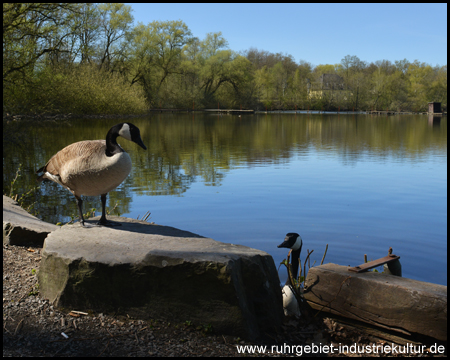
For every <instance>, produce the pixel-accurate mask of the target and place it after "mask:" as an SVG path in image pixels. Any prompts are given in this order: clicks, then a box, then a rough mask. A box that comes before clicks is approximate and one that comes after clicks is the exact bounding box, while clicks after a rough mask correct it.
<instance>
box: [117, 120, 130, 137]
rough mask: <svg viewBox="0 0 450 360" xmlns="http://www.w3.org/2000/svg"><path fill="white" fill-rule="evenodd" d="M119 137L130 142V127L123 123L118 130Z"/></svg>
mask: <svg viewBox="0 0 450 360" xmlns="http://www.w3.org/2000/svg"><path fill="white" fill-rule="evenodd" d="M119 135H120V136H122V137H123V138H125V139H127V140H130V141H132V140H131V132H130V126H129V125H128V124H127V123H125V124H123V125H122V128H121V129H120V130H119Z"/></svg>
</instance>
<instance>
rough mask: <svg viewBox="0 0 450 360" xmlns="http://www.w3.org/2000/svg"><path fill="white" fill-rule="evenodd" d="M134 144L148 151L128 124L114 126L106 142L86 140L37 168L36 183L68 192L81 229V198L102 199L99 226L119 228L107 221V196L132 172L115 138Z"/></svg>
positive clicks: (125, 155)
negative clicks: (50, 183) (52, 184)
mask: <svg viewBox="0 0 450 360" xmlns="http://www.w3.org/2000/svg"><path fill="white" fill-rule="evenodd" d="M118 136H122V137H123V138H125V139H127V140H130V141H133V142H135V143H136V144H138V145H139V146H140V147H141V148H143V149H144V150H147V148H146V147H145V145H144V143H143V142H142V139H141V134H140V131H139V129H138V128H137V127H136V126H135V125H133V124H131V123H121V124H117V125H114V126H113V127H112V128H111V129H109V131H108V133H107V134H106V140H86V141H79V142H76V143H73V144H71V145H68V146H66V147H65V148H64V149H62V150H60V151H58V152H57V153H56V154H55V155H53V156H52V158H51V159H50V160H49V161H48V162H47V164H45V166H43V167H42V168H40V169H39V170H38V171H37V173H43V174H42V175H40V176H39V177H38V181H43V180H46V179H48V180H51V181H54V182H56V183H58V184H60V185H62V186H64V187H65V188H66V189H67V190H69V191H70V192H71V193H72V194H73V195H74V196H75V198H76V199H77V205H78V212H79V215H80V223H81V225H83V226H85V225H84V218H83V211H82V205H83V200H81V195H86V196H97V195H101V200H102V216H101V218H100V221H99V222H98V224H99V225H120V224H116V223H112V222H110V221H107V220H106V216H105V214H106V212H105V206H106V194H107V193H108V192H110V191H111V190H113V189H115V188H116V187H117V186H119V185H120V184H121V183H122V181H124V180H125V178H126V177H127V176H128V174H129V173H130V171H131V158H130V156H129V155H128V154H127V153H126V152H125V150H123V149H122V148H121V147H120V145H119V144H118V143H117V137H118Z"/></svg>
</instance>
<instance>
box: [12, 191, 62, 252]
mask: <svg viewBox="0 0 450 360" xmlns="http://www.w3.org/2000/svg"><path fill="white" fill-rule="evenodd" d="M57 229H59V226H56V225H53V224H49V223H46V222H45V221H42V220H40V219H38V218H37V217H35V216H33V215H31V214H29V213H27V212H26V211H25V210H24V209H22V208H21V207H20V206H19V204H18V203H17V202H16V201H14V200H13V199H11V198H9V197H7V196H5V195H3V243H4V244H9V245H26V244H33V245H42V244H43V243H44V239H45V238H46V237H47V235H48V234H49V233H50V232H52V231H54V230H57Z"/></svg>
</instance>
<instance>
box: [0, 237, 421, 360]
mask: <svg viewBox="0 0 450 360" xmlns="http://www.w3.org/2000/svg"><path fill="white" fill-rule="evenodd" d="M41 252H42V248H40V247H27V246H25V247H23V246H13V245H3V356H8V357H9V356H11V357H12V356H208V357H209V356H258V357H260V356H298V355H300V354H301V353H302V354H303V355H304V356H358V355H354V354H351V353H349V352H346V351H345V349H340V348H339V345H340V344H341V345H342V344H348V345H354V344H355V343H356V344H357V345H359V346H369V347H370V346H374V345H382V344H383V341H378V342H376V343H375V342H374V340H373V339H369V338H368V337H366V336H365V335H364V334H362V333H359V332H354V331H349V330H348V329H345V328H343V327H342V326H340V325H337V324H336V323H335V322H334V321H333V320H332V319H330V318H317V319H315V318H313V317H312V316H304V317H302V318H301V319H293V318H286V319H285V322H284V325H283V326H282V329H281V331H280V332H279V333H278V334H267V336H266V337H265V338H264V339H261V340H260V341H258V342H249V341H246V340H245V339H240V338H239V337H234V336H229V335H222V334H216V333H214V329H211V328H209V327H208V326H205V325H203V326H201V325H200V326H199V325H198V324H192V323H191V322H189V321H186V320H185V319H180V323H173V322H168V321H166V320H164V318H163V317H162V318H161V319H152V320H142V319H134V318H130V317H128V316H123V315H114V314H102V313H93V312H91V311H89V312H86V313H85V312H84V311H83V309H67V310H64V311H61V310H58V309H56V308H54V307H53V305H52V304H50V303H49V301H48V300H46V299H43V298H41V297H40V296H39V286H38V282H37V272H38V271H39V264H40V261H41ZM78 310H79V311H80V312H76V311H78ZM312 344H314V345H315V346H316V348H308V345H309V346H311V345H312ZM331 345H333V346H335V348H334V349H333V353H330V348H329V347H330V346H331ZM250 346H259V347H258V348H250ZM318 346H322V348H318ZM327 347H328V348H327ZM327 349H328V351H327ZM308 350H310V351H311V352H312V351H314V353H306V352H307V351H308ZM317 350H322V351H321V352H320V351H319V352H318V353H316V352H317ZM339 350H343V351H341V352H339ZM327 352H328V353H327ZM360 356H393V355H392V354H384V353H383V354H380V353H377V354H373V353H372V354H367V353H366V354H363V355H360ZM394 356H395V355H394ZM397 356H405V355H404V354H399V355H397ZM415 356H424V355H421V354H416V355H415ZM425 356H430V354H426V355H425Z"/></svg>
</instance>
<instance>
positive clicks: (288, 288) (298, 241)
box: [278, 233, 303, 315]
mask: <svg viewBox="0 0 450 360" xmlns="http://www.w3.org/2000/svg"><path fill="white" fill-rule="evenodd" d="M302 245H303V241H302V238H301V236H300V235H299V234H297V233H288V234H286V237H285V238H284V241H283V242H282V243H281V244H280V245H278V247H279V248H288V249H291V251H290V253H291V263H292V276H293V277H294V278H295V279H297V277H298V268H299V263H298V259H299V258H300V253H301V251H302ZM288 266H289V264H288ZM281 291H282V294H283V308H284V313H285V314H286V315H300V308H299V304H298V301H297V298H296V297H295V295H294V293H293V291H294V290H293V289H292V284H291V280H290V279H289V276H288V279H287V281H286V284H285V285H284V286H283V288H282V290H281Z"/></svg>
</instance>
